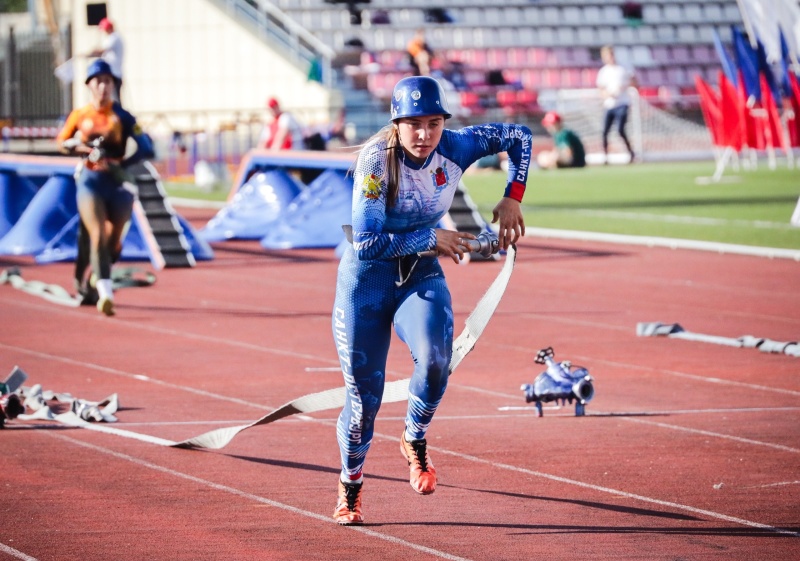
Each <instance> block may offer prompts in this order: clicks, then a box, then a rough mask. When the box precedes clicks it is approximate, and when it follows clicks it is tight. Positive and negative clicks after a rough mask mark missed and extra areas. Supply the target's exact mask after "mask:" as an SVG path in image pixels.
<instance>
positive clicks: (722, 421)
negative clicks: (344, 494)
mask: <svg viewBox="0 0 800 561" xmlns="http://www.w3.org/2000/svg"><path fill="white" fill-rule="evenodd" d="M183 213H184V216H186V217H187V218H190V219H193V220H195V221H197V222H196V223H197V224H198V225H201V224H204V223H205V220H207V219H208V218H209V217H210V214H209V213H208V212H204V211H191V210H185V211H183ZM215 251H216V259H215V260H213V261H210V262H201V263H200V264H199V265H198V266H197V267H196V268H195V269H190V270H189V269H186V270H184V269H170V270H165V271H161V272H159V273H158V281H157V283H156V284H155V285H154V286H152V287H148V288H127V289H124V290H121V291H120V292H119V293H118V297H117V301H118V315H117V316H116V317H114V318H106V317H103V316H101V315H100V314H98V313H97V312H96V311H95V310H94V309H92V308H80V309H70V308H66V307H60V306H56V305H54V304H50V303H48V302H46V301H45V300H42V299H39V298H36V297H34V296H30V295H27V294H24V293H22V292H19V291H16V290H14V289H13V288H11V287H9V286H0V317H2V321H1V322H0V375H3V376H4V375H5V374H6V373H7V372H10V370H11V368H12V367H13V366H14V365H15V364H17V365H19V366H20V367H22V368H23V369H24V370H25V371H26V372H27V373H28V375H29V380H28V383H29V384H34V383H39V384H42V386H43V387H44V388H45V389H51V390H55V391H60V392H69V393H71V394H73V395H75V396H78V397H82V398H85V399H91V400H100V399H102V398H104V397H106V396H107V395H109V394H111V393H113V392H117V393H118V394H119V396H120V401H121V405H122V409H121V410H120V411H119V413H118V417H119V422H118V423H115V424H113V425H102V426H108V427H111V428H116V429H126V430H129V431H134V432H137V433H140V434H144V435H151V436H154V437H159V438H164V439H169V440H182V439H184V438H188V437H191V436H194V435H197V434H200V433H202V432H205V431H207V430H211V429H213V428H217V427H221V426H228V425H230V424H243V423H244V422H247V421H251V420H254V419H257V418H259V417H261V416H262V415H264V414H265V413H266V412H267V411H269V410H271V409H273V408H275V407H277V406H279V405H281V404H283V403H285V402H287V401H290V400H292V399H294V398H296V397H299V396H300V395H304V394H307V393H310V392H315V391H321V390H325V389H328V388H332V387H337V386H339V385H341V374H340V373H339V372H338V371H337V364H338V362H337V357H336V352H335V347H334V345H333V342H332V337H331V333H330V309H331V305H332V302H333V296H334V283H335V278H336V265H337V260H336V258H335V257H334V255H333V252H332V251H331V250H303V251H286V252H269V251H264V250H262V249H261V248H260V246H259V245H258V244H257V242H226V243H224V244H217V245H216V246H215ZM443 264H444V266H445V268H446V273H447V275H448V279H449V282H450V286H451V290H452V293H453V298H454V302H455V311H456V330H457V332H460V331H461V328H462V326H463V321H464V319H465V318H466V316H467V315H468V314H469V312H470V311H471V309H472V307H473V306H474V304H475V303H476V302H477V300H478V299H479V298H480V296H481V295H482V294H483V292H484V290H485V289H486V288H487V287H488V286H489V284H490V283H491V281H492V280H493V279H494V277H495V275H496V274H497V272H498V271H499V269H500V267H501V263H473V264H470V265H468V266H457V265H455V264H453V263H451V262H445V261H443ZM10 265H21V266H22V269H23V275H24V276H25V277H26V278H28V279H37V280H43V281H46V282H53V283H60V284H62V285H63V286H67V285H68V282H69V279H70V271H71V264H58V265H48V266H36V265H33V264H32V262H31V261H30V260H28V259H27V258H26V259H16V258H0V267H7V266H10ZM798 288H800V264H798V263H796V262H792V261H788V260H769V259H764V258H757V257H749V256H736V255H719V254H715V253H708V252H701V251H691V250H670V249H660V248H646V247H639V246H626V245H610V244H601V243H587V242H577V241H550V240H547V241H543V240H541V239H535V238H526V239H525V240H523V241H522V242H521V243H520V244H519V252H518V259H517V265H516V269H515V272H514V275H513V277H512V279H511V283H510V285H509V288H508V290H507V292H506V295H505V297H504V300H503V301H502V303H501V304H500V307H499V308H498V311H497V313H496V314H495V316H494V317H493V318H492V321H491V323H490V324H489V326H488V328H487V329H486V331H485V332H484V334H483V337H482V338H481V340H480V341H479V342H478V345H477V347H476V348H475V350H474V351H473V352H472V354H471V355H469V356H468V357H467V358H466V359H465V360H464V361H463V363H462V364H461V366H459V368H458V370H457V371H456V372H455V373H454V375H453V378H452V380H451V385H450V387H449V389H448V392H447V394H446V396H445V399H444V401H443V403H442V406H441V408H440V410H439V412H438V413H437V416H436V418H435V419H434V422H433V425H432V426H431V430H430V432H429V442H430V445H431V455H432V457H433V459H434V461H435V462H436V466H437V469H438V471H439V474H440V485H439V487H438V489H437V491H436V493H435V494H434V495H431V496H425V497H423V496H419V495H416V494H415V493H414V492H413V491H412V490H411V488H410V487H409V484H408V471H407V467H406V465H405V462H404V460H403V459H402V457H401V455H400V452H399V445H398V442H399V436H400V432H401V430H402V418H403V414H404V404H387V405H385V406H384V407H383V409H382V410H381V413H380V415H379V418H378V422H377V436H376V439H375V442H374V444H373V447H372V450H371V451H370V455H369V457H368V462H367V466H366V471H367V475H366V481H365V491H364V493H365V495H364V509H365V515H366V517H367V522H368V524H367V525H366V526H364V527H362V528H344V527H339V526H337V525H336V524H335V523H334V522H333V520H332V518H331V513H332V511H333V506H334V502H335V487H336V478H337V473H338V467H337V466H338V449H337V445H336V438H335V420H336V416H337V414H338V411H323V412H320V413H315V414H312V415H307V416H297V417H294V418H290V419H284V420H281V421H278V422H276V423H274V424H271V425H268V426H262V427H256V428H253V429H251V430H249V431H245V432H243V433H241V434H240V435H239V436H238V437H237V438H236V439H235V440H234V441H233V442H232V443H231V444H230V445H229V446H228V447H226V448H224V449H223V450H221V451H216V452H201V451H187V450H178V449H171V448H165V447H162V446H158V445H155V444H152V443H148V442H143V441H140V440H134V439H130V438H123V437H121V436H118V435H115V434H106V433H102V432H97V431H95V430H84V429H75V428H66V427H63V426H60V425H57V424H54V423H45V422H38V423H37V422H31V421H26V422H20V421H12V422H10V423H9V424H8V427H7V429H6V430H4V431H2V432H0V456H1V457H2V461H1V462H0V465H1V466H2V468H0V470H1V471H2V483H3V491H4V492H3V497H2V500H0V513H1V515H0V559H26V560H31V559H37V560H42V561H44V560H62V559H75V558H82V559H88V558H92V559H115V560H148V561H162V560H170V561H174V560H184V559H185V560H192V561H198V560H206V559H208V560H220V559H225V560H234V559H237V560H238V559H249V560H310V559H325V560H348V561H350V560H352V559H355V558H361V559H381V560H402V561H408V560H411V559H414V560H417V559H424V560H429V559H430V560H438V559H450V560H459V559H469V560H489V559H491V560H519V559H548V560H559V559H595V560H610V559H615V560H616V559H641V560H673V559H703V560H706V559H710V560H714V559H719V560H723V559H724V560H750V559H762V558H764V559H767V558H768V559H781V560H783V559H785V560H789V559H797V551H798V545H799V544H800V542H799V541H798V536H799V535H800V508H798V507H799V506H800V473H798V471H800V470H798V468H800V430H798V426H800V358H795V357H790V356H786V355H774V354H767V353H762V352H759V351H758V350H755V349H738V348H731V347H724V346H720V345H713V344H708V343H700V342H690V341H682V340H676V339H668V338H663V337H658V338H655V337H647V338H642V337H637V336H636V334H635V328H636V324H637V323H638V322H644V321H662V322H666V323H672V322H678V323H681V324H682V325H683V326H684V327H685V328H686V329H688V330H690V331H693V332H697V333H707V334H713V335H721V336H727V337H738V336H740V335H746V334H749V335H755V336H760V337H767V338H770V339H773V340H777V341H793V340H794V341H796V340H797V339H798V335H800V290H798ZM546 346H553V347H554V349H555V352H556V358H557V359H560V360H567V359H568V360H571V361H573V362H574V363H575V364H580V365H583V366H586V367H588V368H589V370H590V372H591V374H592V375H593V376H594V378H595V390H596V394H595V398H594V400H593V401H592V402H591V403H589V404H588V406H587V416H585V417H575V416H574V414H573V410H572V408H571V407H569V406H567V407H564V408H561V409H546V410H545V414H544V417H542V418H539V417H537V416H536V413H535V410H533V409H532V408H526V407H525V403H524V399H523V397H522V392H521V391H520V390H519V387H520V385H521V384H522V383H529V382H532V381H533V379H534V378H535V376H536V375H537V374H538V373H539V372H540V371H541V368H540V366H539V365H536V364H534V363H533V358H534V356H535V353H536V351H537V350H538V349H540V348H542V347H546ZM410 371H411V368H410V358H409V357H408V353H407V350H406V349H405V347H404V345H403V344H402V343H400V341H399V340H395V341H394V343H393V346H392V350H391V353H390V359H389V372H388V378H389V379H400V378H405V377H407V376H408V375H409V374H410ZM98 426H99V425H98Z"/></svg>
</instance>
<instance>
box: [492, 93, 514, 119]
mask: <svg viewBox="0 0 800 561" xmlns="http://www.w3.org/2000/svg"><path fill="white" fill-rule="evenodd" d="M495 97H496V99H497V105H498V106H499V107H500V109H502V110H503V113H504V114H505V115H506V116H508V117H512V116H515V115H516V114H517V110H518V109H517V93H516V92H515V91H514V90H497V93H496V94H495Z"/></svg>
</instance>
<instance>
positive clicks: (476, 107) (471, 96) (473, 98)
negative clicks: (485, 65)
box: [460, 91, 486, 115]
mask: <svg viewBox="0 0 800 561" xmlns="http://www.w3.org/2000/svg"><path fill="white" fill-rule="evenodd" d="M460 95H461V106H462V107H465V108H466V109H469V110H470V112H472V114H473V115H482V114H483V113H485V112H486V108H485V107H484V106H483V102H482V101H481V97H480V96H479V95H478V94H477V93H476V92H472V91H468V92H461V93H460Z"/></svg>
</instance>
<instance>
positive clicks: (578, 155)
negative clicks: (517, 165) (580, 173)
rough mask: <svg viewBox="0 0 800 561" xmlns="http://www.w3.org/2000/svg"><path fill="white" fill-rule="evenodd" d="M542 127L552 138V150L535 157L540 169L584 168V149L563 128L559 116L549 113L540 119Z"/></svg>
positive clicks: (575, 135)
mask: <svg viewBox="0 0 800 561" xmlns="http://www.w3.org/2000/svg"><path fill="white" fill-rule="evenodd" d="M542 126H543V127H544V128H545V129H547V132H549V133H550V135H551V136H552V137H553V149H552V150H543V151H542V152H539V155H538V156H537V162H538V164H539V167H540V168H542V169H553V168H582V167H585V166H586V149H585V148H584V147H583V142H581V139H580V137H578V135H577V134H575V132H574V131H572V130H570V129H568V128H565V127H564V123H563V121H562V119H561V115H559V114H558V113H556V112H555V111H549V112H548V113H546V114H545V116H544V119H542Z"/></svg>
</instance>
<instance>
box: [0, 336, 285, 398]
mask: <svg viewBox="0 0 800 561" xmlns="http://www.w3.org/2000/svg"><path fill="white" fill-rule="evenodd" d="M0 348H4V349H8V350H12V351H17V352H20V353H25V354H29V355H32V356H36V357H39V358H44V359H47V360H53V361H56V362H62V363H64V364H71V365H73V366H80V367H83V368H90V369H92V370H96V371H98V372H104V373H106V374H113V375H114V376H121V377H123V378H131V379H134V380H138V381H141V382H149V383H152V384H156V385H159V386H162V387H165V388H172V389H176V390H181V391H185V392H189V393H193V394H197V395H202V396H204V397H212V398H214V399H220V400H222V401H229V402H231V403H236V404H238V405H245V406H247V407H255V408H257V409H261V410H266V411H270V410H271V409H273V408H272V407H269V406H266V405H259V404H257V403H253V402H252V401H246V400H244V399H238V398H235V397H227V396H224V395H222V394H220V393H217V392H207V391H204V390H199V389H197V388H193V387H191V386H183V385H180V384H172V383H170V382H164V381H163V380H159V379H158V378H153V377H151V376H145V375H143V374H135V373H133V372H125V371H124V370H119V369H117V368H110V367H108V366H101V365H99V364H95V363H93V362H85V361H82V360H75V359H71V358H67V357H63V356H59V355H54V354H51V353H45V352H41V351H34V350H32V349H26V348H23V347H18V346H16V345H7V344H5V343H0Z"/></svg>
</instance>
